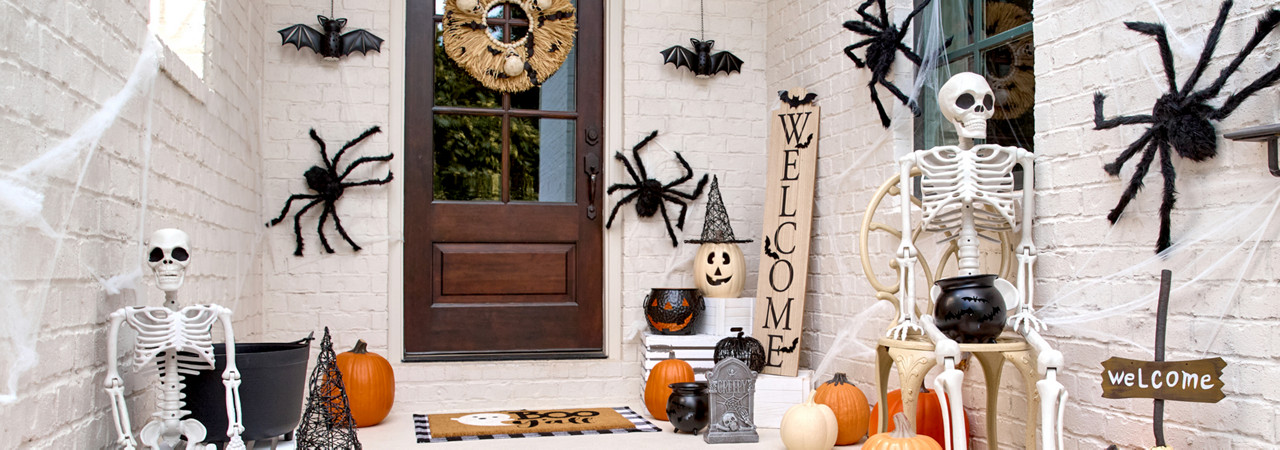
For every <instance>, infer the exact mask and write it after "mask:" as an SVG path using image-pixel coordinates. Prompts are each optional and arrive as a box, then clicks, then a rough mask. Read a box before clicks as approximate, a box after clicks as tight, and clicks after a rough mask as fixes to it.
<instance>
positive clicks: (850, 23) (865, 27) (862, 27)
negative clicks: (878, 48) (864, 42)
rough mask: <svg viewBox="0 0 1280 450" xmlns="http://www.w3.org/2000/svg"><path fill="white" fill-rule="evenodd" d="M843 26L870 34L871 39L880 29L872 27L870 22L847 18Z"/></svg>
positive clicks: (860, 32) (878, 33) (877, 34)
mask: <svg viewBox="0 0 1280 450" xmlns="http://www.w3.org/2000/svg"><path fill="white" fill-rule="evenodd" d="M844 27H845V28H846V29H848V30H849V31H852V32H854V33H858V34H864V35H867V36H870V37H871V39H872V40H874V39H876V36H879V35H880V30H877V29H875V28H872V24H867V23H866V22H859V21H856V20H847V21H845V22H844Z"/></svg>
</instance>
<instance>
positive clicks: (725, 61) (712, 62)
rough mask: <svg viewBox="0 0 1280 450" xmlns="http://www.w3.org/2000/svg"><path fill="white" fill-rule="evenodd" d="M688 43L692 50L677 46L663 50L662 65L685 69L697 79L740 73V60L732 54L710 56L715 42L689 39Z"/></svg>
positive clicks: (718, 53) (720, 53) (721, 53)
mask: <svg viewBox="0 0 1280 450" xmlns="http://www.w3.org/2000/svg"><path fill="white" fill-rule="evenodd" d="M689 42H691V43H693V50H689V49H688V48H685V47H682V46H679V45H676V46H673V47H671V48H668V49H666V50H663V51H662V52H661V53H662V63H663V64H667V63H671V64H675V66H676V67H677V68H680V67H687V68H689V70H690V71H692V72H693V73H694V74H695V75H697V76H698V77H699V78H707V77H710V76H712V75H715V74H717V73H720V72H724V73H726V74H730V73H733V72H742V60H741V59H738V57H737V56H734V55H733V53H729V52H717V53H715V54H711V47H712V46H714V45H716V41H714V40H706V41H699V40H697V39H692V38H690V39H689Z"/></svg>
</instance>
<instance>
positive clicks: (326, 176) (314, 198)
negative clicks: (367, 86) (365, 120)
mask: <svg viewBox="0 0 1280 450" xmlns="http://www.w3.org/2000/svg"><path fill="white" fill-rule="evenodd" d="M379 131H382V129H380V128H378V127H377V126H374V127H373V128H370V129H368V130H365V132H364V133H361V134H360V136H358V137H356V138H355V139H352V140H351V141H348V142H347V143H346V144H344V145H343V146H342V149H340V150H338V153H337V154H336V155H333V160H332V161H330V160H329V154H328V153H326V152H325V144H324V141H323V140H321V139H320V136H318V135H316V130H315V129H314V128H312V129H311V139H313V140H315V141H316V143H317V144H320V157H321V158H323V159H324V167H320V166H311V168H310V169H307V171H306V173H304V174H302V176H303V177H305V178H306V179H307V187H308V188H310V189H311V190H312V191H315V192H316V193H315V194H293V195H291V196H289V200H287V201H285V202H284V209H281V210H280V216H279V217H276V218H275V219H271V221H270V222H267V226H268V227H270V226H273V225H275V224H278V223H280V221H282V220H284V216H285V215H287V214H289V208H290V206H291V205H292V204H293V201H294V200H311V202H310V203H307V205H306V206H303V207H302V209H300V210H298V213H297V214H294V215H293V234H294V237H296V238H297V241H298V246H297V248H295V249H294V251H293V255H294V256H302V224H301V223H300V222H299V220H300V219H301V218H302V215H303V214H304V213H306V212H307V210H309V209H311V207H312V206H316V205H317V204H320V203H324V211H323V212H321V213H320V225H319V226H317V227H316V233H317V234H319V235H320V245H323V246H324V250H325V251H326V252H329V253H333V248H332V247H330V246H329V240H328V239H326V238H325V237H324V222H325V219H326V218H328V217H329V216H333V225H334V227H335V228H337V229H338V234H340V235H342V239H344V240H346V241H347V243H348V244H351V248H352V249H353V250H355V251H360V246H359V245H356V243H355V242H354V241H352V240H351V236H347V230H345V229H343V228H342V221H341V220H339V219H338V209H337V207H336V206H335V205H334V203H335V202H337V201H338V198H340V197H342V192H343V191H344V190H346V189H347V188H350V187H356V186H368V185H373V184H387V183H389V182H391V177H392V173H391V172H387V177H386V178H383V179H381V180H378V179H372V180H365V181H358V182H355V183H348V182H346V181H345V180H346V179H347V175H350V174H351V171H352V170H354V169H355V168H356V167H359V166H360V165H361V164H364V163H367V162H374V161H390V160H391V158H393V157H394V156H395V155H393V154H386V155H382V156H365V157H362V158H358V159H356V161H355V162H353V163H351V164H350V165H348V166H347V168H346V169H344V170H343V171H342V173H338V160H339V159H342V154H343V153H344V152H346V151H347V149H349V148H351V147H352V146H354V145H356V144H358V143H360V141H363V140H364V139H365V138H367V137H369V136H372V135H373V134H374V133H377V132H379Z"/></svg>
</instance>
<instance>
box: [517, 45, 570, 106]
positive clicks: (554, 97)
mask: <svg viewBox="0 0 1280 450" xmlns="http://www.w3.org/2000/svg"><path fill="white" fill-rule="evenodd" d="M577 56H578V47H577V46H574V48H573V49H572V50H570V51H569V56H568V57H567V58H565V60H564V64H562V65H561V66H560V70H557V71H556V73H555V74H554V75H551V78H547V81H544V82H542V86H541V87H535V88H532V89H529V90H527V91H524V92H520V93H517V94H513V95H512V96H511V107H512V108H515V109H541V110H545V111H574V110H576V108H577V107H578V99H577V96H576V95H575V93H576V92H577V89H578V82H577V79H578V64H577V60H578V58H577Z"/></svg>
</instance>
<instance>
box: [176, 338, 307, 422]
mask: <svg viewBox="0 0 1280 450" xmlns="http://www.w3.org/2000/svg"><path fill="white" fill-rule="evenodd" d="M311 340H312V337H311V336H308V337H306V338H303V339H301V340H298V341H294V342H275V343H236V369H237V370H239V371H240V412H241V423H242V424H243V425H244V432H243V433H241V434H240V438H241V439H244V440H245V441H256V440H261V439H270V438H274V437H278V436H284V439H285V440H290V439H293V430H294V428H297V426H298V422H299V420H301V419H302V394H303V391H304V390H305V386H306V381H307V359H308V358H309V357H310V353H311ZM213 352H214V362H215V363H216V365H215V366H214V369H213V370H202V371H200V373H199V374H197V375H195V376H188V377H187V379H186V381H185V383H186V386H185V387H184V388H183V389H182V393H183V394H185V395H186V402H187V406H186V408H187V409H189V410H190V411H191V415H190V416H188V417H191V418H193V419H196V420H199V421H200V423H201V424H203V425H204V428H205V434H206V436H205V441H206V442H226V441H227V440H228V438H227V393H226V392H227V391H226V387H225V386H224V385H223V384H222V372H223V371H224V370H226V369H227V346H226V344H214V346H213Z"/></svg>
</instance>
